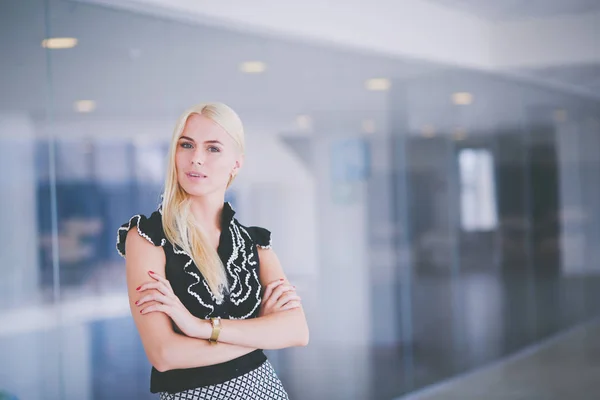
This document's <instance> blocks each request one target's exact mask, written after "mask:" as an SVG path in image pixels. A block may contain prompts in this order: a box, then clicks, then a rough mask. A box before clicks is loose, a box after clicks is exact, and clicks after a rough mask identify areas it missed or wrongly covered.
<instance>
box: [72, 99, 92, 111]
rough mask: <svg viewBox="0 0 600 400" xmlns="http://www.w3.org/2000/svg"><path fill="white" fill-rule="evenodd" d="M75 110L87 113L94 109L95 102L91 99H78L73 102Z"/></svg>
mask: <svg viewBox="0 0 600 400" xmlns="http://www.w3.org/2000/svg"><path fill="white" fill-rule="evenodd" d="M74 108H75V111H77V112H80V113H89V112H92V111H94V110H95V109H96V102H95V101H93V100H79V101H76V102H75V105H74Z"/></svg>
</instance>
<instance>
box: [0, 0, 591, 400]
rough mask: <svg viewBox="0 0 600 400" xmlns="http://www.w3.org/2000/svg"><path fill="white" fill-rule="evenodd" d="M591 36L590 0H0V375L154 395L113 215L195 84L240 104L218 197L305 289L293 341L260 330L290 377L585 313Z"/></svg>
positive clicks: (405, 378)
mask: <svg viewBox="0 0 600 400" xmlns="http://www.w3.org/2000/svg"><path fill="white" fill-rule="evenodd" d="M599 37H600V2H598V1H596V0H552V1H544V2H542V1H517V0H510V1H508V0H505V1H493V0H478V1H474V0H429V1H427V0H405V1H402V2H398V1H391V0H370V1H368V2H367V1H364V0H363V1H359V0H351V1H339V0H336V1H329V2H320V1H317V0H305V1H302V2H299V1H286V2H280V1H276V0H257V1H254V2H245V1H242V0H229V1H221V2H208V1H191V0H188V1H184V0H168V1H167V0H0V72H1V73H0V171H1V172H0V190H1V196H0V221H1V223H0V271H1V278H0V398H2V399H5V398H6V399H9V398H10V399H20V400H21V399H28V400H29V399H96V400H100V399H154V398H158V396H156V395H152V394H151V393H150V392H149V373H150V364H149V363H148V361H147V359H146V357H145V354H144V351H143V348H142V346H141V342H140V340H139V337H138V334H137V331H136V329H135V326H134V324H133V322H132V319H131V317H130V311H129V306H128V301H127V293H126V287H125V274H124V272H125V269H124V260H123V259H121V258H120V257H119V255H118V254H117V252H116V249H115V243H116V234H117V229H118V227H119V225H121V224H123V223H124V222H126V221H127V220H128V219H129V218H130V217H131V216H132V215H134V214H137V213H144V214H150V213H151V212H152V211H154V210H155V209H156V207H157V205H158V202H159V196H160V193H161V189H162V184H163V178H164V170H165V159H166V152H167V149H168V143H169V139H170V137H171V134H172V130H173V128H174V124H175V121H176V119H177V117H178V116H179V114H180V113H181V112H182V111H183V110H184V109H185V108H187V107H188V106H190V105H193V104H195V103H198V102H202V101H213V100H216V101H222V102H225V103H227V104H229V105H230V106H232V107H233V108H234V109H235V110H236V111H237V112H238V113H239V114H240V116H241V117H242V120H243V121H244V123H245V129H246V141H247V158H246V165H245V168H244V170H243V171H242V172H241V174H240V176H239V178H238V179H237V180H236V182H235V183H234V185H233V186H232V188H231V189H230V190H229V192H228V193H227V198H228V200H229V201H230V202H231V203H232V205H233V206H234V208H235V209H236V211H237V213H238V215H237V216H238V217H239V219H240V221H241V222H242V223H243V224H245V225H261V226H265V227H267V228H268V229H270V230H271V231H272V232H273V246H274V249H275V250H276V251H277V253H278V255H279V257H280V259H281V260H282V264H283V266H284V269H285V271H286V273H287V275H288V277H289V278H290V280H291V281H292V282H295V284H296V286H297V287H298V291H299V292H300V295H301V296H302V297H303V301H304V307H305V309H306V313H307V317H308V320H309V325H310V328H311V342H310V345H309V346H308V347H306V348H295V349H286V350H282V351H277V352H268V355H269V357H270V358H271V361H272V363H273V365H274V366H275V368H276V370H277V372H278V374H279V375H280V377H281V379H282V381H283V382H284V384H285V386H286V388H287V389H288V392H289V394H290V396H291V398H292V399H395V398H399V397H400V396H405V395H410V394H411V393H413V394H414V393H417V392H418V391H419V390H422V389H424V388H427V387H431V385H434V384H439V383H440V382H445V381H446V380H448V379H450V378H453V377H457V376H461V375H462V374H464V373H466V372H469V371H478V370H480V369H481V368H482V367H485V366H488V365H490V364H491V363H494V362H498V360H502V359H504V358H505V357H507V356H509V355H512V354H515V353H516V352H519V351H522V350H523V349H527V348H529V347H530V346H532V345H536V344H539V343H541V342H543V341H544V340H546V339H547V338H549V337H552V336H553V335H556V334H557V333H560V332H564V331H566V330H568V329H571V328H573V327H577V326H580V325H581V324H584V323H588V322H589V321H593V320H595V318H597V317H598V315H599V314H600V302H599V300H600V247H599V246H598V242H599V241H600V213H599V209H598V205H599V204H600V177H599V175H598V170H599V168H600V47H599V46H597V43H596V41H597V39H598V38H599ZM583 351H584V350H582V352H583ZM588 354H598V353H597V348H596V353H588ZM554 362H555V363H556V360H555V361H554ZM596 364H597V363H596ZM553 365H557V366H558V367H560V359H559V360H558V363H556V364H553ZM571 367H573V365H571ZM597 368H598V367H596V370H597ZM529 374H530V375H531V374H533V375H535V371H529ZM595 393H596V394H597V393H598V392H597V391H596V392H595ZM588 395H589V393H588ZM456 398H459V397H456ZM463 398H466V397H463ZM473 398H475V397H473ZM477 398H489V397H477ZM496 398H498V399H500V398H516V397H501V396H500V397H496ZM519 398H534V397H519ZM536 398H544V399H547V398H550V397H536ZM571 398H586V397H571ZM587 398H589V397H587ZM591 398H595V397H593V396H592V397H591Z"/></svg>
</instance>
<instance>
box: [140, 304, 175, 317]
mask: <svg viewBox="0 0 600 400" xmlns="http://www.w3.org/2000/svg"><path fill="white" fill-rule="evenodd" d="M157 311H158V312H162V313H165V314H167V315H169V316H170V313H169V311H170V308H169V307H168V306H166V305H164V304H160V303H156V304H152V305H151V306H148V307H146V308H142V309H141V310H140V314H148V313H151V312H157Z"/></svg>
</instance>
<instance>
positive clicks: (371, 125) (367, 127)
mask: <svg viewBox="0 0 600 400" xmlns="http://www.w3.org/2000/svg"><path fill="white" fill-rule="evenodd" d="M376 129H377V127H376V126H375V121H373V120H372V119H365V120H363V122H362V130H363V132H364V133H375V131H376Z"/></svg>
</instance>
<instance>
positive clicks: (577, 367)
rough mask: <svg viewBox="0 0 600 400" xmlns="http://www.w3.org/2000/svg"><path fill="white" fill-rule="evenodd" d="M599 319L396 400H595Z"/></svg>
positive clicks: (599, 362)
mask: <svg viewBox="0 0 600 400" xmlns="http://www.w3.org/2000/svg"><path fill="white" fill-rule="evenodd" d="M599 355H600V318H595V319H593V320H591V321H589V322H587V323H584V324H582V325H579V326H576V327H574V328H571V329H568V330H566V331H564V332H560V333H558V334H556V335H554V336H552V337H550V338H548V339H547V340H544V341H542V342H540V343H538V344H536V345H534V346H531V347H528V348H526V349H524V350H522V351H520V352H518V353H516V354H514V355H512V356H509V357H507V358H505V359H502V360H499V361H498V362H495V363H493V364H491V365H489V366H488V367H485V368H483V369H480V370H476V371H474V372H472V373H468V374H465V375H462V376H459V377H455V378H453V379H450V380H448V381H445V382H441V383H439V384H436V385H434V386H431V387H429V388H426V389H423V390H421V391H418V392H416V393H413V394H411V395H408V396H404V397H400V398H398V400H480V399H486V400H562V399H569V400H595V399H598V397H599V395H600V379H598V378H599V377H600V357H599Z"/></svg>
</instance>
